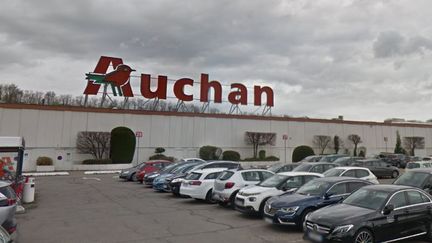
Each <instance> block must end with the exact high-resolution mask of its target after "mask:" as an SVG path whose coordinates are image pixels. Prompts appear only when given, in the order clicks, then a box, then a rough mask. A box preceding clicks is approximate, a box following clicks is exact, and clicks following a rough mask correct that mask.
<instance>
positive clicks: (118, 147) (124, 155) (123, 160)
mask: <svg viewBox="0 0 432 243" xmlns="http://www.w3.org/2000/svg"><path fill="white" fill-rule="evenodd" d="M135 142H136V140H135V133H134V132H132V130H130V129H129V128H127V127H116V128H114V129H113V130H112V131H111V149H110V158H111V160H112V162H113V163H114V164H129V163H131V162H132V160H133V156H134V153H135Z"/></svg>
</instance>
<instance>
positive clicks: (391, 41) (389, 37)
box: [373, 31, 432, 58]
mask: <svg viewBox="0 0 432 243" xmlns="http://www.w3.org/2000/svg"><path fill="white" fill-rule="evenodd" d="M431 49H432V40H430V39H427V38H425V37H422V36H414V37H412V38H408V39H407V38H406V37H404V36H402V35H401V34H399V33H398V32H396V31H386V32H381V33H380V34H379V35H378V38H377V39H376V41H375V42H374V44H373V50H374V54H375V57H378V58H385V57H392V56H399V55H409V54H423V52H424V50H431Z"/></svg>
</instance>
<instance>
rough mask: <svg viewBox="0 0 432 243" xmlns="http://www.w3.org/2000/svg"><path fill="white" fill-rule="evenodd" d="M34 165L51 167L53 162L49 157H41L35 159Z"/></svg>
mask: <svg viewBox="0 0 432 243" xmlns="http://www.w3.org/2000/svg"><path fill="white" fill-rule="evenodd" d="M36 165H39V166H46V165H53V160H52V159H51V158H50V157H46V156H41V157H38V158H37V159H36Z"/></svg>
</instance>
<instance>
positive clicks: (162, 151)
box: [155, 147, 165, 154]
mask: <svg viewBox="0 0 432 243" xmlns="http://www.w3.org/2000/svg"><path fill="white" fill-rule="evenodd" d="M164 152H165V149H164V148H160V147H159V148H156V149H155V154H163V153H164Z"/></svg>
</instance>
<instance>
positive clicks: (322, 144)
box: [313, 135, 331, 154]
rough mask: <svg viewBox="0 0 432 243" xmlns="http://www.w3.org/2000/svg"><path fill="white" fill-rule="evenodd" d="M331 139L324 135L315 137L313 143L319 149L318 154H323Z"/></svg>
mask: <svg viewBox="0 0 432 243" xmlns="http://www.w3.org/2000/svg"><path fill="white" fill-rule="evenodd" d="M330 141H331V137H330V136H326V135H315V136H314V140H313V143H314V144H315V146H317V147H318V148H319V149H320V154H324V151H325V149H326V148H327V146H328V145H329V144H330Z"/></svg>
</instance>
